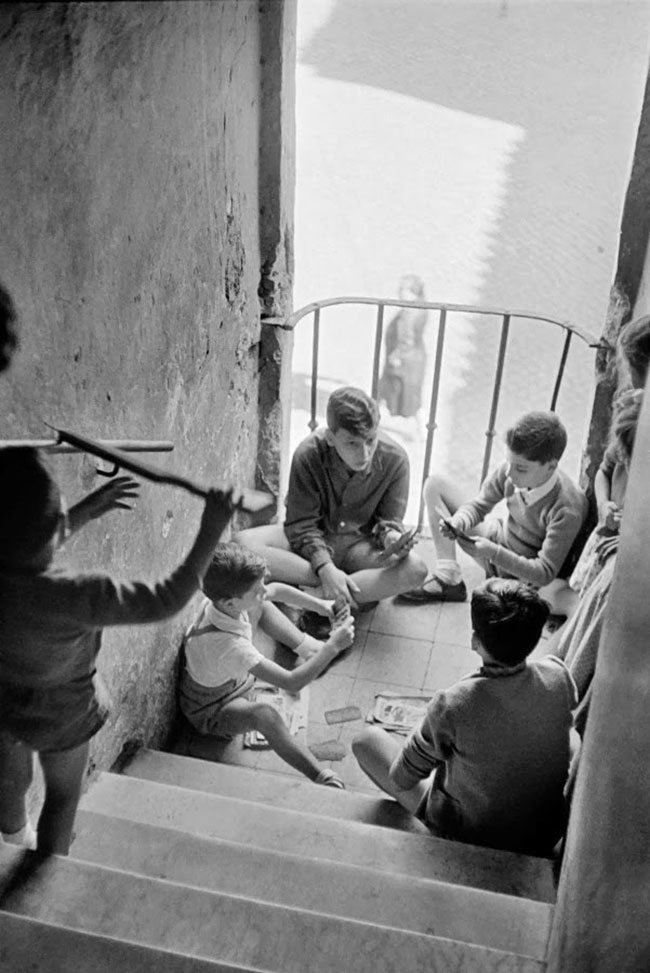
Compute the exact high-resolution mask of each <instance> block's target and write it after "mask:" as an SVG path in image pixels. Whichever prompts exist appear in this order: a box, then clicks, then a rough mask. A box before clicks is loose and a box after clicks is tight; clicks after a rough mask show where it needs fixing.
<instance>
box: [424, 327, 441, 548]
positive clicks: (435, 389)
mask: <svg viewBox="0 0 650 973" xmlns="http://www.w3.org/2000/svg"><path fill="white" fill-rule="evenodd" d="M446 325H447V311H446V310H445V309H444V308H441V309H440V317H439V319H438V341H437V344H436V361H435V365H434V367H433V385H432V386H431V402H430V403H429V421H428V422H427V439H426V445H425V447H424V466H423V468H422V489H421V490H420V508H419V511H418V532H419V531H420V530H421V529H422V520H423V515H424V483H425V480H426V478H427V477H428V475H429V466H430V465H431V451H432V446H433V433H434V431H435V428H436V414H437V411H438V394H439V392H440V369H441V366H442V351H443V348H444V344H445V327H446Z"/></svg>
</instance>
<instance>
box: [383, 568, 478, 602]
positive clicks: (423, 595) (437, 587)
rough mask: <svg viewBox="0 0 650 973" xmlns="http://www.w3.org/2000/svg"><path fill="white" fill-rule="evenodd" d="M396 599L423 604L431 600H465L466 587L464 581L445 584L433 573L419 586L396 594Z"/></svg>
mask: <svg viewBox="0 0 650 973" xmlns="http://www.w3.org/2000/svg"><path fill="white" fill-rule="evenodd" d="M396 601H405V602H408V603H409V604H411V605H424V604H428V603H429V602H432V601H437V602H440V601H467V588H466V587H465V582H464V581H459V582H458V584H447V582H446V581H441V580H440V579H439V578H436V576H435V575H434V576H433V577H432V578H429V580H428V581H425V582H424V584H423V585H422V587H421V588H414V589H413V591H405V592H404V593H403V594H401V595H398V596H397V598H396Z"/></svg>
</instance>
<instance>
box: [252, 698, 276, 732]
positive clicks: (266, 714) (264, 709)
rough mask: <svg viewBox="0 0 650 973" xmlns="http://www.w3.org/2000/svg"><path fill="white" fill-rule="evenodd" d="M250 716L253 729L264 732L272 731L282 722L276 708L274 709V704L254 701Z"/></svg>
mask: <svg viewBox="0 0 650 973" xmlns="http://www.w3.org/2000/svg"><path fill="white" fill-rule="evenodd" d="M252 716H253V722H254V723H255V729H256V730H259V731H260V733H264V734H266V733H267V732H269V731H271V732H272V731H273V730H275V729H277V728H278V727H279V726H280V725H281V724H282V723H283V719H282V717H281V716H280V714H279V713H278V711H277V709H275V707H274V706H270V705H269V704H268V703H256V704H255V706H254V708H253V713H252Z"/></svg>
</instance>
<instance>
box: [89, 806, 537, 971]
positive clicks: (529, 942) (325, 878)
mask: <svg viewBox="0 0 650 973" xmlns="http://www.w3.org/2000/svg"><path fill="white" fill-rule="evenodd" d="M75 829H76V838H75V841H74V844H73V846H72V849H71V854H72V855H73V856H74V857H75V858H81V859H83V860H84V861H89V862H94V863H96V864H99V865H105V866H108V867H112V868H122V869H125V870H129V871H133V872H137V873H138V874H143V875H147V876H149V877H151V878H160V879H166V880H168V881H172V882H176V883H179V884H185V885H194V886H198V887H200V888H205V889H210V890H212V891H215V892H222V893H227V894H229V895H240V896H245V897H249V898H257V899H260V900H261V901H264V902H273V903H276V904H277V905H282V906H286V907H288V908H302V909H307V910H309V911H313V912H320V913H323V914H325V915H331V916H339V917H340V918H347V919H358V920H360V921H363V922H374V923H376V924H377V925H382V926H390V927H393V928H397V929H404V930H408V931H410V932H417V933H422V934H425V935H431V936H439V937H445V938H447V939H456V940H462V941H464V942H468V943H472V944H475V945H481V946H488V947H490V948H492V949H500V950H503V951H505V952H513V953H519V954H521V955H525V956H530V957H532V958H533V959H539V960H542V959H544V957H545V955H546V943H547V941H548V934H549V929H550V923H551V917H552V913H553V907H552V906H550V905H547V904H546V903H543V902H533V901H531V900H530V899H520V898H517V897H515V896H506V895H500V894H499V893H496V892H484V891H481V890H479V889H472V888H467V887H464V886H460V885H449V884H445V883H443V882H436V881H434V880H426V879H418V878H412V877H407V876H404V875H391V874H389V873H386V872H378V871H373V870H372V869H367V868H361V867H358V866H354V865H347V864H341V863H336V862H329V861H316V860H314V859H307V858H295V857H292V856H287V855H283V854H281V853H279V852H276V851H264V850H261V849H258V848H251V847H249V846H246V845H239V844H233V843H231V842H221V841H215V840H213V839H208V838H200V837H195V836H192V835H188V834H186V833H185V832H183V831H172V830H170V829H167V828H156V827H152V826H151V825H145V824H137V823H135V822H132V821H124V820H118V819H116V818H107V817H105V816H103V815H99V814H93V813H92V812H91V811H81V812H79V815H78V817H77V823H76V825H75Z"/></svg>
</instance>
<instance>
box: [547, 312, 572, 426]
mask: <svg viewBox="0 0 650 973" xmlns="http://www.w3.org/2000/svg"><path fill="white" fill-rule="evenodd" d="M570 347H571V332H570V331H567V332H566V336H565V338H564V348H563V349H562V357H561V358H560V367H559V368H558V370H557V378H556V379H555V388H554V389H553V398H552V399H551V412H555V406H556V405H557V398H558V395H559V394H560V388H561V386H562V379H563V377H564V366H565V365H566V360H567V356H568V354H569V348H570Z"/></svg>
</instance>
